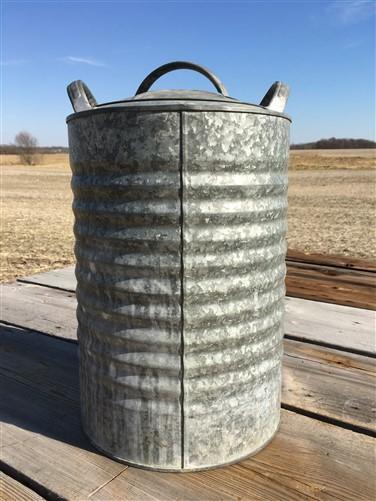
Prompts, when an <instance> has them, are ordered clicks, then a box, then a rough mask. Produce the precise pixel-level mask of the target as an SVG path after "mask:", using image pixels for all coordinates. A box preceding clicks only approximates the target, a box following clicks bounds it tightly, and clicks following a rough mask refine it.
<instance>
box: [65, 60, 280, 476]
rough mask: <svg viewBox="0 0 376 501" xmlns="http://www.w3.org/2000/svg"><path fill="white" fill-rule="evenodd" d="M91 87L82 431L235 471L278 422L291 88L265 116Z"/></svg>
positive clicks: (133, 459) (186, 96)
mask: <svg viewBox="0 0 376 501" xmlns="http://www.w3.org/2000/svg"><path fill="white" fill-rule="evenodd" d="M182 64H183V63H181V62H180V63H179V66H181V65H182ZM184 64H185V63H184ZM186 64H189V65H192V63H186ZM173 65H174V64H173ZM173 65H172V66H173ZM169 66H171V65H167V66H166V67H169ZM193 66H195V65H193ZM163 68H164V67H162V69H163ZM162 69H161V68H160V69H159V70H160V71H162ZM159 70H156V72H154V73H155V74H158V75H159V73H160V71H159ZM158 71H159V73H158ZM163 71H164V72H165V71H166V68H164V69H163ZM203 71H204V73H205V72H207V71H208V70H206V69H203ZM154 73H153V74H154ZM153 74H151V76H153ZM151 76H150V75H149V77H150V78H151ZM154 76H155V75H154ZM149 77H148V78H149ZM148 78H147V79H146V80H145V82H146V84H145V85H146V90H148V86H149V84H150V81H153V79H151V80H150V78H149V80H148ZM214 81H215V82H216V80H215V78H214ZM87 91H88V89H87V87H86V86H85V84H83V82H75V83H73V84H71V85H70V86H69V93H70V97H71V99H72V103H73V106H74V107H75V109H76V110H78V111H79V110H83V111H80V112H79V113H77V114H75V115H72V116H70V117H68V128H69V144H70V157H71V166H72V171H73V180H72V188H73V191H74V205H73V207H74V213H75V217H76V222H75V234H76V241H77V243H76V257H77V268H76V274H77V282H78V286H77V298H78V310H77V316H78V320H79V330H78V335H79V341H80V354H81V357H80V373H81V395H82V415H83V424H84V429H85V431H86V433H87V435H88V436H89V437H90V439H91V440H92V442H93V443H94V445H95V446H96V447H97V448H99V449H101V450H102V451H104V452H105V453H106V454H108V455H110V456H112V457H115V458H117V459H119V460H121V461H125V462H127V463H130V464H135V465H139V466H144V467H149V468H154V469H161V470H172V471H182V470H196V469H202V468H210V467H215V466H218V465H222V464H227V463H231V462H234V461H237V460H239V459H241V458H243V457H245V456H247V455H250V454H252V453H255V452H256V451H257V450H259V449H260V448H262V447H263V446H264V445H265V444H266V443H267V442H268V441H269V440H270V439H271V438H272V437H273V435H274V433H275V432H276V430H277V427H278V421H279V408H280V391H281V351H282V348H281V341H282V316H283V305H282V300H283V296H284V292H285V289H284V276H285V253H286V245H285V232H286V210H287V161H288V149H289V120H288V119H286V118H287V117H286V116H284V115H283V114H281V113H279V112H276V111H275V110H274V109H273V107H274V104H273V103H274V101H275V102H276V106H277V107H278V108H279V110H280V111H281V110H282V108H283V103H285V101H286V99H287V87H286V86H285V85H284V84H281V83H280V82H277V83H276V84H274V85H273V86H272V88H271V89H270V90H269V92H268V93H267V95H266V96H265V98H264V99H263V106H264V107H260V106H255V105H249V104H246V103H239V102H237V101H236V100H232V98H225V97H224V96H221V95H219V97H218V96H216V95H214V97H213V95H212V94H210V93H197V92H196V93H194V92H193V93H186V92H184V93H179V91H174V92H170V93H166V91H160V92H157V93H148V92H146V93H144V94H140V95H138V96H137V99H134V100H128V101H124V102H122V103H114V104H109V105H104V106H102V107H101V106H100V105H98V106H96V105H95V104H94V105H93V106H94V107H93V108H92V109H90V108H88V106H92V104H91V103H92V102H94V101H93V100H94V98H93V96H92V94H91V93H90V91H88V92H87ZM83 101H85V102H84V108H82V102H83Z"/></svg>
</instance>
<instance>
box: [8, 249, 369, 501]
mask: <svg viewBox="0 0 376 501" xmlns="http://www.w3.org/2000/svg"><path fill="white" fill-rule="evenodd" d="M287 264H288V276H287V281H286V283H287V292H288V295H289V297H287V298H286V310H287V311H286V320H285V332H286V335H285V355H284V384H283V392H282V421H281V426H280V430H279V432H278V434H277V436H276V438H275V439H274V440H273V441H272V443H271V444H270V445H268V446H267V447H266V448H265V449H264V450H263V451H262V452H260V453H259V454H257V455H256V456H255V457H252V458H250V459H247V460H245V461H243V462H241V463H238V464H236V465H233V466H229V467H226V468H221V469H217V470H211V471H206V472H199V473H185V474H176V473H154V472H150V471H144V470H140V469H137V468H131V467H127V466H126V465H123V464H120V463H117V462H115V461H113V460H111V459H109V458H107V457H105V456H103V455H101V454H99V453H98V452H96V451H95V450H94V449H93V448H92V447H91V446H90V444H89V442H88V440H87V439H86V438H85V436H84V435H83V433H82V430H81V427H80V411H79V389H78V360H77V343H76V319H75V295H74V290H75V279H74V274H73V268H71V267H70V268H65V269H63V270H58V271H53V272H49V273H45V274H40V275H35V276H34V277H29V278H26V279H23V280H22V281H18V282H15V283H12V284H6V285H4V286H3V288H2V315H1V320H2V323H1V353H0V375H1V376H0V377H1V389H0V391H1V394H0V418H1V422H2V425H1V463H0V469H1V471H2V472H1V485H0V499H1V500H29V499H30V500H39V499H43V498H46V499H69V500H85V499H89V498H90V499H92V500H106V501H109V500H140V501H144V500H145V501H146V500H162V501H167V500H195V501H200V500H204V501H206V500H239V499H245V500H247V499H249V500H257V499H260V500H261V499H262V500H304V499H323V500H326V499H348V500H351V501H353V500H357V501H358V500H374V499H375V496H376V485H375V467H376V462H375V452H376V450H375V445H376V441H375V434H376V423H375V414H376V386H375V364H374V362H375V356H376V347H375V338H374V334H375V312H374V309H375V303H376V297H375V279H376V267H375V266H373V265H371V264H370V263H364V262H362V261H354V260H346V259H334V258H331V259H327V258H323V257H322V256H310V257H307V256H305V255H303V254H301V253H293V252H290V253H289V255H288V261H287ZM291 296H294V297H291ZM349 305H350V306H349Z"/></svg>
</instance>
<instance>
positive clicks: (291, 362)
mask: <svg viewBox="0 0 376 501" xmlns="http://www.w3.org/2000/svg"><path fill="white" fill-rule="evenodd" d="M284 352H285V353H284V359H283V378H282V381H283V390H282V404H283V406H284V408H287V409H296V410H300V411H304V412H305V413H309V414H310V415H316V416H317V417H318V418H319V419H326V420H328V421H330V422H333V423H338V422H340V424H341V426H346V425H347V427H348V428H350V429H352V430H357V431H361V432H363V433H368V434H370V435H376V407H375V395H376V366H375V363H374V360H373V359H371V358H369V357H365V356H361V355H354V354H349V353H345V352H343V351H338V350H332V349H328V348H323V347H322V346H315V345H312V344H307V343H300V342H297V341H291V340H285V343H284Z"/></svg>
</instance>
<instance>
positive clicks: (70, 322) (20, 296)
mask: <svg viewBox="0 0 376 501" xmlns="http://www.w3.org/2000/svg"><path fill="white" fill-rule="evenodd" d="M1 320H2V321H4V322H9V323H11V324H14V325H20V326H22V327H27V328H29V329H34V330H39V331H42V332H45V333H47V334H51V335H54V336H61V337H64V338H69V339H77V335H76V330H77V320H76V296H75V294H74V293H72V292H66V291H60V290H54V289H50V288H47V287H40V286H38V285H32V284H24V283H19V282H15V283H13V284H5V285H3V286H2V288H1Z"/></svg>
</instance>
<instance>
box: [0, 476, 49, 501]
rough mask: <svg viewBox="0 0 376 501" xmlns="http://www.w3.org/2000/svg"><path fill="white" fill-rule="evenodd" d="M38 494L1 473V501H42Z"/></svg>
mask: <svg viewBox="0 0 376 501" xmlns="http://www.w3.org/2000/svg"><path fill="white" fill-rule="evenodd" d="M42 500H43V498H42V497H40V496H39V495H38V494H37V493H36V492H34V491H32V490H31V489H29V488H28V487H25V486H24V485H22V484H21V483H19V482H17V481H16V480H14V478H12V477H8V475H5V473H3V472H2V471H0V501H42Z"/></svg>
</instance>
